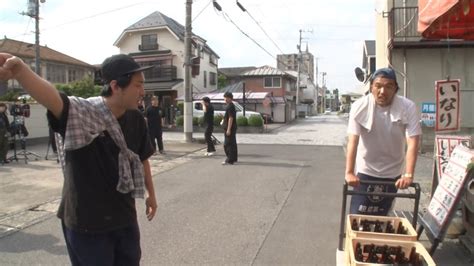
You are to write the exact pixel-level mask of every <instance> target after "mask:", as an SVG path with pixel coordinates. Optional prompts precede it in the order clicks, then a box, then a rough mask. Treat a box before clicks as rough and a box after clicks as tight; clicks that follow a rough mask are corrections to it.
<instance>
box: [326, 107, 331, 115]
mask: <svg viewBox="0 0 474 266" xmlns="http://www.w3.org/2000/svg"><path fill="white" fill-rule="evenodd" d="M331 112H332V110H331V108H326V111H325V112H324V114H327V115H328V114H331Z"/></svg>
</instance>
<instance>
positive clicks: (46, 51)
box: [0, 39, 94, 68]
mask: <svg viewBox="0 0 474 266" xmlns="http://www.w3.org/2000/svg"><path fill="white" fill-rule="evenodd" d="M0 52H4V53H9V54H13V55H15V56H18V57H22V58H35V57H36V53H35V45H34V44H31V43H26V42H20V41H16V40H12V39H2V40H0ZM40 56H41V59H42V60H46V61H52V62H57V63H63V64H68V65H76V66H82V67H89V68H93V67H94V66H92V65H90V64H88V63H86V62H83V61H81V60H78V59H76V58H74V57H71V56H69V55H65V54H63V53H61V52H58V51H56V50H53V49H51V48H49V47H47V46H40Z"/></svg>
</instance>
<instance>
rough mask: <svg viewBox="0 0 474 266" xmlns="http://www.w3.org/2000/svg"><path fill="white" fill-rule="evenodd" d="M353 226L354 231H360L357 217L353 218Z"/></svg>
mask: <svg viewBox="0 0 474 266" xmlns="http://www.w3.org/2000/svg"><path fill="white" fill-rule="evenodd" d="M351 228H352V230H354V231H359V225H358V224H357V219H354V220H352V223H351Z"/></svg>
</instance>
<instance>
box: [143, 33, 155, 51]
mask: <svg viewBox="0 0 474 266" xmlns="http://www.w3.org/2000/svg"><path fill="white" fill-rule="evenodd" d="M138 48H139V50H140V51H146V50H157V49H158V37H157V35H156V34H147V35H142V44H140V45H139V46H138Z"/></svg>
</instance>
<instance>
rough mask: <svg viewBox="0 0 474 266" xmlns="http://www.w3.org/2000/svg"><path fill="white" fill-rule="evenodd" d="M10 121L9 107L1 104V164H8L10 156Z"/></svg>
mask: <svg viewBox="0 0 474 266" xmlns="http://www.w3.org/2000/svg"><path fill="white" fill-rule="evenodd" d="M9 130H10V121H9V120H8V116H7V105H6V104H4V103H0V163H1V164H6V163H9V162H10V161H9V160H8V159H7V154H8V146H9V144H8V136H9V135H10V132H9Z"/></svg>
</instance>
